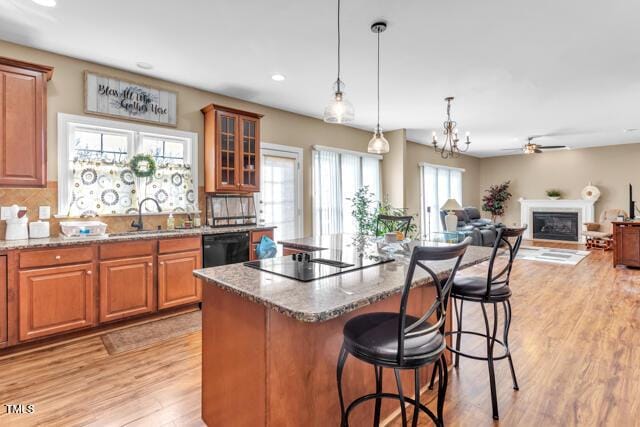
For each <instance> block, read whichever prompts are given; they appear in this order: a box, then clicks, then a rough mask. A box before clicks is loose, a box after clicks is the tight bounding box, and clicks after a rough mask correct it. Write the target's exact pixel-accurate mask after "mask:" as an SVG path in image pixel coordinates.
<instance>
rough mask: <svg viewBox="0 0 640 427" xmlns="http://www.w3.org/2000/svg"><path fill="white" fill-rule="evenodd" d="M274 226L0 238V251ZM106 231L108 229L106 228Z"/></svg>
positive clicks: (231, 231)
mask: <svg viewBox="0 0 640 427" xmlns="http://www.w3.org/2000/svg"><path fill="white" fill-rule="evenodd" d="M272 228H274V227H270V226H263V225H260V226H258V225H238V226H229V227H216V228H213V227H209V226H204V227H200V228H191V229H180V230H145V231H131V232H122V233H114V234H109V235H107V236H95V237H77V238H67V237H62V236H58V237H47V238H44V239H28V240H0V251H8V250H14V249H33V248H47V247H57V246H68V245H91V244H94V243H106V242H126V241H129V240H147V239H167V238H172V237H188V236H201V235H209V234H221V233H234V232H243V231H255V230H269V229H272ZM107 231H108V230H107Z"/></svg>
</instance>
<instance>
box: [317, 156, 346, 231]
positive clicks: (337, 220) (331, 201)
mask: <svg viewBox="0 0 640 427" xmlns="http://www.w3.org/2000/svg"><path fill="white" fill-rule="evenodd" d="M340 169H341V168H340V154H339V153H337V152H333V151H314V152H313V234H314V235H315V236H322V235H323V234H334V233H340V232H341V231H342V184H341V182H342V177H341V174H340Z"/></svg>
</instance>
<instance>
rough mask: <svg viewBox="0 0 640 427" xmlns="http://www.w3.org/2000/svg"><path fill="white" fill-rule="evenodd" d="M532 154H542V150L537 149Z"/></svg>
mask: <svg viewBox="0 0 640 427" xmlns="http://www.w3.org/2000/svg"><path fill="white" fill-rule="evenodd" d="M533 152H534V153H536V154H540V153H542V150H541V149H539V148H536V149H535V150H533Z"/></svg>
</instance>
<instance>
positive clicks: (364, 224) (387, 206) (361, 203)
mask: <svg viewBox="0 0 640 427" xmlns="http://www.w3.org/2000/svg"><path fill="white" fill-rule="evenodd" d="M348 200H350V201H351V215H352V216H353V218H354V219H355V221H356V229H357V233H358V234H359V235H367V234H368V235H376V218H378V215H393V216H400V215H407V214H406V212H405V209H403V208H395V207H393V206H392V205H391V203H390V202H389V200H388V199H387V198H386V197H385V198H384V199H383V200H382V201H381V202H379V203H378V202H377V201H376V199H375V195H374V194H373V193H372V192H371V191H369V186H368V185H365V186H363V187H361V188H360V189H358V191H356V193H355V194H354V196H353V197H352V198H351V199H348ZM398 228H399V227H397V226H396V225H395V224H393V223H390V224H389V225H388V226H386V227H384V226H381V227H380V229H379V230H378V235H379V236H381V235H383V234H384V233H387V232H390V231H396V230H397V229H398ZM417 229H418V227H417V225H416V224H415V221H413V222H412V223H411V225H410V226H409V230H408V232H407V234H408V235H414V234H415V233H416V231H417Z"/></svg>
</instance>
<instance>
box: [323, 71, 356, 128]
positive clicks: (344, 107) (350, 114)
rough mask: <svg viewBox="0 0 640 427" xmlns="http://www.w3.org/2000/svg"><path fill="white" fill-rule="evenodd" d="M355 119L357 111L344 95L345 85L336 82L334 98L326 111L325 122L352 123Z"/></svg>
mask: <svg viewBox="0 0 640 427" xmlns="http://www.w3.org/2000/svg"><path fill="white" fill-rule="evenodd" d="M354 119H355V110H354V108H353V104H351V103H350V102H349V101H348V100H347V99H346V98H345V95H344V83H342V82H341V81H336V83H335V84H334V85H333V97H332V98H331V101H329V104H328V105H327V108H325V109H324V121H325V122H327V123H350V122H352V121H353V120H354Z"/></svg>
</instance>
